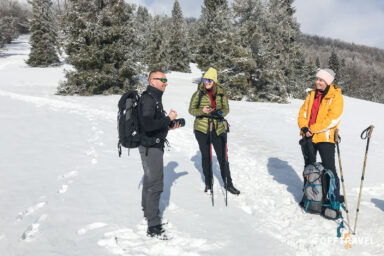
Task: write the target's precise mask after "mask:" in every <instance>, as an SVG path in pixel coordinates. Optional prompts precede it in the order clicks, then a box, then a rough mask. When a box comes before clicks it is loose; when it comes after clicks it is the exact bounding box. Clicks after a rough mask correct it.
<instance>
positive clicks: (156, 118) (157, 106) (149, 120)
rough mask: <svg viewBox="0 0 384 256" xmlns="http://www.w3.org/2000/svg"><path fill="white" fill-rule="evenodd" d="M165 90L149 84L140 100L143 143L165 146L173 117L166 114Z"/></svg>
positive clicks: (151, 145)
mask: <svg viewBox="0 0 384 256" xmlns="http://www.w3.org/2000/svg"><path fill="white" fill-rule="evenodd" d="M162 96H163V92H162V91H160V90H158V89H157V88H155V87H153V86H150V85H148V87H147V90H146V91H145V92H143V94H142V95H141V98H140V101H139V120H140V138H141V145H143V146H144V147H151V148H152V147H153V148H161V149H163V148H164V142H165V138H166V137H167V134H168V126H169V124H170V122H171V119H170V118H169V117H168V116H167V115H166V113H165V111H164V109H163V104H162Z"/></svg>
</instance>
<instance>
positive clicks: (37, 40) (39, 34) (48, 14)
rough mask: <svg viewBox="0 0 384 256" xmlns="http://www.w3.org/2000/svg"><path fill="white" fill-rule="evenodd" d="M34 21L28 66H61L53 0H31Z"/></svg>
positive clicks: (32, 23) (32, 22)
mask: <svg viewBox="0 0 384 256" xmlns="http://www.w3.org/2000/svg"><path fill="white" fill-rule="evenodd" d="M29 3H30V4H31V5H32V12H33V19H32V21H31V37H30V40H29V43H30V45H31V52H30V53H29V59H28V60H27V63H28V65H30V66H33V67H46V66H55V65H59V64H60V60H59V57H58V55H57V45H58V44H57V34H56V30H57V28H56V25H55V22H54V19H53V17H52V11H51V7H52V2H51V0H30V1H29Z"/></svg>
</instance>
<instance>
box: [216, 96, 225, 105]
mask: <svg viewBox="0 0 384 256" xmlns="http://www.w3.org/2000/svg"><path fill="white" fill-rule="evenodd" d="M217 95H219V96H220V100H221V107H223V96H224V94H223V93H220V94H217Z"/></svg>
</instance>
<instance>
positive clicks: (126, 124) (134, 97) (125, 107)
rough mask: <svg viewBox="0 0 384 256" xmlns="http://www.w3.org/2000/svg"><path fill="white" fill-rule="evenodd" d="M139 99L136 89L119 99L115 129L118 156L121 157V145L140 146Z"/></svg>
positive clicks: (126, 146) (127, 146) (128, 146)
mask: <svg viewBox="0 0 384 256" xmlns="http://www.w3.org/2000/svg"><path fill="white" fill-rule="evenodd" d="M139 99H140V96H139V94H138V92H137V91H128V92H126V93H124V94H123V95H122V96H121V98H120V100H119V103H118V108H119V111H118V113H117V130H118V132H119V142H118V144H117V147H118V151H119V157H121V146H123V147H125V148H128V149H130V148H137V147H138V146H140V131H139V115H138V113H139V107H138V103H139ZM128 154H129V151H128Z"/></svg>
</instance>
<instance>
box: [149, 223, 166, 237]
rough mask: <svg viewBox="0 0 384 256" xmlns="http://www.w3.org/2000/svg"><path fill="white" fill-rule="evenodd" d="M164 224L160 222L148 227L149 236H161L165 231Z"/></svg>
mask: <svg viewBox="0 0 384 256" xmlns="http://www.w3.org/2000/svg"><path fill="white" fill-rule="evenodd" d="M164 231H165V230H164V229H163V225H161V224H159V225H156V226H152V227H148V230H147V236H150V237H160V236H161V235H162V234H163V233H164Z"/></svg>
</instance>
